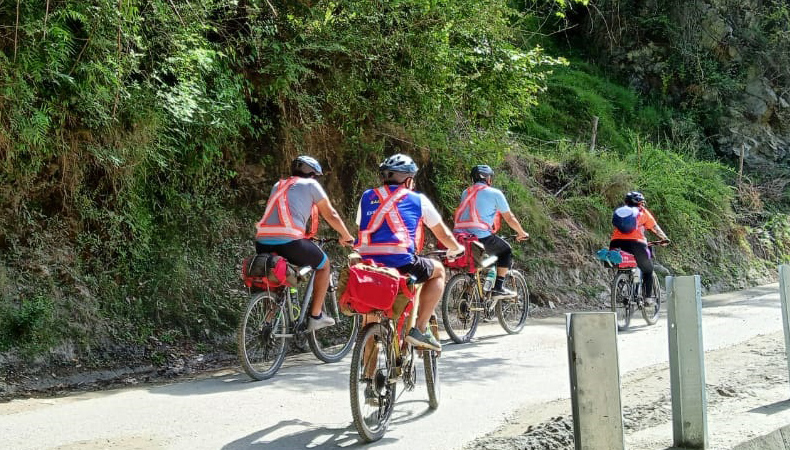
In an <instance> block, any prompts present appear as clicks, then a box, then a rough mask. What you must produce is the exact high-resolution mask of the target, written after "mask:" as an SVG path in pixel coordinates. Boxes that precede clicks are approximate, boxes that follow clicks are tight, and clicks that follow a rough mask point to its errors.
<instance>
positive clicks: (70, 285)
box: [0, 61, 790, 365]
mask: <svg viewBox="0 0 790 450" xmlns="http://www.w3.org/2000/svg"><path fill="white" fill-rule="evenodd" d="M538 101H539V104H538V105H537V106H535V107H534V108H532V109H531V110H530V111H529V116H530V119H528V120H525V121H524V122H523V123H521V125H520V126H519V127H516V128H515V130H514V133H513V135H512V136H510V138H509V139H508V140H507V145H509V150H508V152H507V156H506V157H505V158H504V161H503V162H502V164H501V166H500V169H501V170H500V175H498V176H497V180H496V184H497V186H498V187H501V188H502V189H503V190H504V191H505V192H506V194H507V196H508V198H509V199H510V202H511V205H512V207H513V210H514V212H515V213H516V215H517V216H518V217H519V218H521V220H522V222H523V224H524V225H525V228H527V230H528V231H529V232H530V233H531V234H532V235H533V236H534V239H533V241H532V242H531V243H530V244H527V245H526V246H523V247H518V248H517V252H516V253H517V259H518V264H519V265H520V266H521V267H523V268H525V269H526V271H527V273H528V277H529V280H530V284H531V287H532V292H533V295H534V297H535V300H536V302H538V303H539V304H543V305H545V304H548V301H552V302H554V303H561V304H564V305H569V306H571V307H596V306H599V305H600V299H601V297H602V294H603V293H604V291H605V289H606V282H607V280H608V276H609V275H608V273H607V272H605V271H604V270H603V269H602V268H601V267H599V266H598V265H597V264H596V263H595V262H594V261H592V258H591V255H592V253H593V252H594V250H595V249H597V248H599V247H601V246H603V245H606V243H607V242H608V233H609V231H610V225H609V223H608V222H609V218H610V214H611V210H612V208H613V207H614V206H615V205H616V204H617V203H618V202H619V199H620V198H621V197H622V195H623V193H624V192H626V191H628V190H631V189H640V190H642V191H644V192H645V194H646V195H647V196H648V199H649V201H650V205H649V206H650V208H651V209H652V210H653V212H654V213H655V215H656V216H657V218H658V220H659V222H660V223H661V224H662V226H663V227H664V229H665V230H666V231H667V233H668V234H669V235H670V236H671V237H672V238H673V240H674V242H675V245H674V246H673V247H671V248H669V249H667V250H666V251H663V252H662V254H661V256H660V257H661V260H662V262H664V263H665V265H667V266H669V268H670V269H671V270H672V271H673V273H676V274H690V273H700V274H702V275H703V280H704V283H705V284H706V285H707V286H710V287H712V288H716V289H721V288H727V287H737V286H740V285H741V284H740V283H742V281H741V280H744V279H747V280H763V279H766V278H770V277H772V276H773V275H774V271H775V269H774V263H775V262H777V261H779V260H783V261H784V260H787V255H788V249H786V248H785V247H784V246H783V244H782V242H787V235H788V231H787V230H788V228H790V227H789V226H788V221H787V218H786V217H785V216H779V215H777V216H773V217H772V218H771V219H770V220H769V221H768V222H767V223H765V224H764V225H760V226H759V227H753V228H747V227H744V226H741V225H738V223H737V222H736V214H735V213H734V212H733V210H732V206H731V205H732V204H733V202H734V201H735V196H734V191H733V190H732V189H731V188H730V187H728V183H730V184H731V182H732V179H733V175H732V172H731V171H730V170H728V169H727V168H725V167H723V166H721V165H719V164H716V163H712V162H702V161H698V160H696V159H695V157H694V155H696V154H697V151H696V150H695V149H696V147H695V145H694V143H693V142H691V143H689V142H688V141H685V142H682V141H678V140H677V139H672V138H671V136H673V130H675V129H676V127H678V126H685V125H682V124H684V122H683V121H682V120H680V119H678V118H677V117H673V114H672V112H671V111H669V110H667V109H664V108H661V107H657V106H651V105H650V104H648V103H646V102H645V100H644V99H642V98H640V97H639V96H638V95H636V94H635V93H634V92H633V91H631V90H629V89H627V88H626V87H623V86H621V85H618V84H617V83H615V82H613V81H611V80H608V79H607V78H606V77H605V76H603V75H602V73H601V72H600V71H599V69H597V68H596V67H594V66H590V65H587V64H585V63H581V62H578V61H572V62H571V64H570V66H568V67H558V68H555V70H554V73H553V74H552V75H551V76H550V77H549V79H548V88H547V90H546V91H545V92H544V93H542V94H541V95H540V97H539V99H538ZM593 116H597V117H599V127H598V142H597V147H596V150H595V151H594V152H590V151H589V149H588V140H589V134H590V121H591V118H592V117H593ZM678 124H681V125H678ZM684 135H686V136H688V133H686V134H684ZM667 136H669V138H667ZM377 151H378V152H383V151H385V150H384V149H379V150H377ZM423 153H424V154H421V155H420V160H421V162H422V163H425V164H426V171H425V174H423V175H421V177H424V178H422V179H420V180H419V181H420V185H421V186H422V187H423V188H424V190H425V191H426V192H428V193H429V194H430V195H431V196H433V197H434V198H435V199H436V200H437V202H439V204H440V207H441V208H442V210H443V211H444V212H445V215H446V217H447V218H448V219H449V216H450V212H451V211H452V209H453V208H454V207H455V204H454V202H455V198H456V196H457V194H458V193H459V192H460V189H461V187H462V186H463V185H464V180H463V176H459V173H465V172H466V170H468V169H467V168H466V167H467V166H468V165H469V160H468V158H467V157H466V155H463V154H462V155H456V156H453V155H452V154H451V153H447V152H444V153H440V154H438V155H437V154H436V153H432V154H430V155H429V154H427V152H423ZM364 156H365V160H366V161H367V160H369V161H367V162H370V161H374V160H376V159H377V158H378V157H379V156H378V155H377V154H365V155H364ZM321 157H322V159H324V160H327V161H331V162H332V163H334V164H333V165H334V166H335V170H333V171H331V173H330V174H329V176H328V177H327V178H326V179H325V184H326V185H327V188H328V189H327V190H328V192H329V194H330V196H331V197H332V198H333V199H335V200H337V201H338V203H339V204H340V205H341V206H342V214H343V215H344V217H346V218H350V217H352V216H353V205H354V201H353V199H355V198H357V196H358V195H359V193H360V192H361V190H362V189H364V188H365V187H367V186H366V183H364V182H357V183H355V184H353V185H350V184H349V183H345V182H344V181H343V180H346V179H349V177H351V178H357V179H359V177H360V176H361V177H362V178H364V179H367V180H372V179H373V178H374V175H373V173H372V171H370V170H364V171H356V172H355V173H351V174H350V173H347V172H346V171H345V170H343V167H345V166H348V165H349V164H354V163H359V160H358V159H355V158H356V157H357V156H356V155H354V154H350V155H349V154H347V153H346V151H345V149H344V148H343V147H342V145H339V146H338V147H337V148H331V149H328V150H325V153H324V154H322V155H321ZM269 163H270V164H267V165H264V166H263V167H264V168H265V169H267V170H264V171H263V172H259V171H256V170H257V169H255V168H251V167H238V168H236V169H237V172H238V173H237V175H236V178H235V179H234V180H233V183H234V185H235V187H236V188H237V195H238V197H236V199H235V201H240V203H241V204H245V205H246V206H245V207H243V208H240V209H236V208H232V207H228V206H225V205H223V204H212V205H202V206H201V209H198V210H195V211H192V212H190V213H185V212H184V211H176V212H170V213H171V214H173V215H172V217H169V216H168V212H167V211H165V213H164V217H163V218H162V217H160V218H158V219H156V220H157V221H158V222H157V223H158V226H157V227H155V228H154V227H152V230H154V231H155V232H156V233H158V234H157V235H156V236H153V235H152V236H149V238H150V239H149V240H147V241H145V242H143V243H141V242H135V243H131V244H134V245H130V248H132V249H135V248H137V249H138V250H130V251H144V252H145V254H146V257H145V258H143V260H145V261H147V262H148V264H147V265H145V266H135V267H129V268H128V269H129V271H128V272H126V273H119V272H118V271H117V270H114V271H111V272H103V271H102V270H101V268H100V267H94V266H92V265H91V263H90V262H91V261H92V260H94V259H93V256H94V255H92V254H91V248H93V247H92V246H93V245H94V243H92V242H90V241H78V242H75V243H73V245H60V244H61V243H63V242H70V235H69V233H70V231H69V229H68V227H66V226H58V225H57V224H47V223H44V225H48V226H45V227H42V229H39V230H37V233H34V236H35V238H34V239H29V240H27V241H24V242H22V241H12V242H8V243H6V248H8V249H9V252H7V253H6V254H5V255H4V257H3V258H4V259H3V261H4V262H3V264H0V288H2V291H3V292H2V295H3V296H4V297H5V298H12V297H13V296H14V295H16V294H15V292H24V293H25V296H26V298H27V300H26V301H25V302H23V303H22V304H21V306H19V307H10V306H8V304H6V303H4V304H2V309H3V311H0V321H2V326H0V344H2V345H0V348H5V349H9V348H20V349H22V350H23V352H24V353H25V354H27V355H31V356H32V355H37V354H46V353H47V352H48V351H49V350H50V349H52V348H53V346H54V347H55V348H56V351H55V354H56V355H57V359H60V360H62V361H65V362H67V363H73V362H74V361H77V360H79V359H80V358H83V357H85V355H88V356H89V357H95V358H98V361H95V364H97V365H102V364H109V363H110V361H108V360H105V358H108V357H110V358H111V357H113V356H114V355H117V354H119V353H115V352H116V351H117V352H120V354H122V355H126V356H128V357H131V358H138V359H139V358H143V359H148V360H151V361H153V362H155V363H164V362H165V360H166V358H167V356H166V355H167V354H168V352H167V351H166V350H160V349H159V346H162V345H164V346H167V345H170V344H172V345H179V346H188V347H190V348H191V349H193V350H194V351H198V352H203V351H210V350H212V349H218V348H219V349H221V348H225V349H229V347H224V346H225V345H226V343H227V342H228V337H229V335H230V334H231V333H232V330H233V327H234V325H235V323H234V322H235V319H236V317H237V314H238V312H239V310H240V309H241V306H242V305H243V302H244V295H243V292H241V291H240V290H239V288H240V283H239V281H238V278H237V271H238V266H237V264H238V261H240V259H241V257H242V256H245V254H246V253H249V252H250V251H251V245H250V243H249V239H250V237H251V224H252V223H253V222H254V220H256V219H257V218H258V216H259V214H260V212H261V208H262V206H261V205H260V204H257V203H255V200H256V199H260V198H261V194H260V192H265V191H266V189H268V186H269V185H270V183H271V182H273V181H274V180H275V179H276V177H277V176H278V175H279V172H280V169H281V168H280V167H277V168H274V167H273V165H272V164H271V161H269ZM185 202H189V205H190V207H191V205H192V204H193V203H191V202H190V201H189V200H188V199H187V200H185ZM230 204H234V203H230ZM235 204H238V203H235ZM151 220H154V219H153V218H152V219H151ZM184 221H185V222H186V223H188V224H190V226H191V228H190V230H191V232H190V233H183V227H182V225H183V223H184ZM31 223H32V224H36V225H37V226H42V225H41V223H40V222H37V221H36V220H34V219H31ZM347 223H350V221H347ZM777 237H783V238H781V239H777ZM140 245H143V247H144V248H143V249H142V250H140ZM96 247H99V246H98V245H96ZM53 249H58V250H53ZM754 249H757V250H756V253H757V255H758V256H759V258H758V257H756V256H755V250H754ZM573 305H575V306H573ZM64 324H65V325H66V326H57V325H64ZM152 342H156V343H157V344H156V345H153V344H152Z"/></svg>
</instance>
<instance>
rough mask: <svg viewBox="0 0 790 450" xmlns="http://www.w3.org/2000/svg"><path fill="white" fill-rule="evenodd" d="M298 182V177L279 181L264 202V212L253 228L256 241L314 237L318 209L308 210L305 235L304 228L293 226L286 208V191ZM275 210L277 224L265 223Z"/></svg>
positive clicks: (316, 228) (314, 207) (288, 210)
mask: <svg viewBox="0 0 790 450" xmlns="http://www.w3.org/2000/svg"><path fill="white" fill-rule="evenodd" d="M298 180H299V177H290V178H288V179H287V180H280V185H279V186H278V187H277V190H276V191H275V192H274V194H272V196H271V197H269V201H267V202H266V210H265V211H264V213H263V217H262V218H261V220H260V221H259V222H258V224H257V225H256V226H255V227H256V230H257V232H256V234H255V238H256V239H260V238H266V237H283V236H288V237H292V238H294V239H304V238H306V239H310V238H311V237H313V236H315V233H316V232H317V231H318V207H317V206H316V205H315V204H314V205H313V207H312V208H311V210H310V232H309V233H305V229H304V228H300V227H297V226H296V225H294V223H293V219H292V216H291V209H290V208H289V207H288V197H287V195H286V194H287V193H288V189H290V188H291V186H293V185H294V184H295V183H296V182H297V181H298ZM275 208H277V215H278V217H279V218H280V221H279V223H266V221H267V220H268V219H269V216H271V215H272V213H273V212H274V210H275Z"/></svg>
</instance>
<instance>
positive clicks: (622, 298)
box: [611, 272, 631, 331]
mask: <svg viewBox="0 0 790 450" xmlns="http://www.w3.org/2000/svg"><path fill="white" fill-rule="evenodd" d="M611 289H612V292H611V303H612V312H614V313H615V315H616V316H617V331H625V330H627V329H628V327H629V326H630V324H631V274H630V273H625V272H620V273H618V274H617V275H615V277H614V279H613V280H612V288H611Z"/></svg>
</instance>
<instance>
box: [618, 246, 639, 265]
mask: <svg viewBox="0 0 790 450" xmlns="http://www.w3.org/2000/svg"><path fill="white" fill-rule="evenodd" d="M620 256H622V257H623V261H622V262H621V263H620V264H618V265H617V267H618V268H620V269H631V268H633V267H636V258H634V255H632V254H630V253H628V252H624V251H622V250H620Z"/></svg>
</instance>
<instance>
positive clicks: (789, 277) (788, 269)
mask: <svg viewBox="0 0 790 450" xmlns="http://www.w3.org/2000/svg"><path fill="white" fill-rule="evenodd" d="M779 299H780V300H781V301H780V303H781V304H782V324H783V325H784V330H785V353H787V370H788V372H790V308H788V302H790V266H789V265H787V264H782V265H781V266H779Z"/></svg>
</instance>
